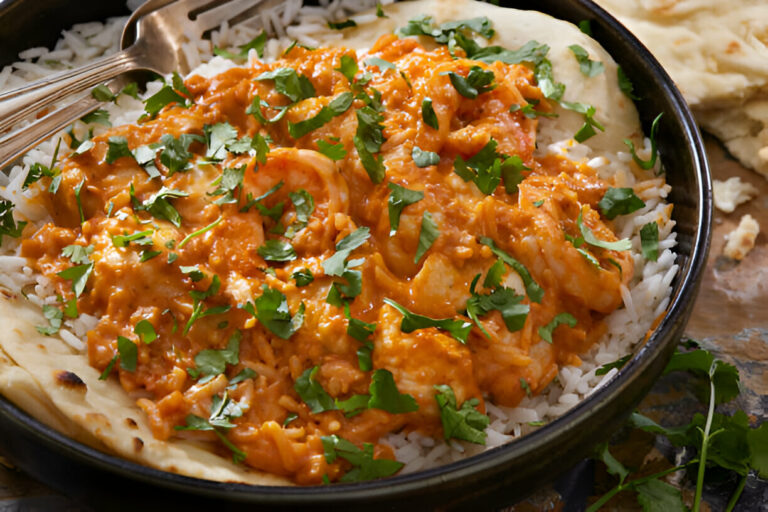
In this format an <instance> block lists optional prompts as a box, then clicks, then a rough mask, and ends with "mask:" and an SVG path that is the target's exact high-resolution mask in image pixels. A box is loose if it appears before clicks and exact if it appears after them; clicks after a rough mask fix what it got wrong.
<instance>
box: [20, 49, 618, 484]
mask: <svg viewBox="0 0 768 512" xmlns="http://www.w3.org/2000/svg"><path fill="white" fill-rule="evenodd" d="M374 57H375V58H374ZM350 70H351V71H350ZM270 72H274V73H271V74H270ZM472 73H474V76H475V77H478V76H479V77H481V78H483V77H485V82H483V80H475V81H474V82H472V81H471V80H470V78H471V77H470V76H469V75H470V74H472ZM462 79H463V80H464V84H466V83H474V89H475V92H476V93H477V94H476V97H474V98H472V97H468V96H466V95H465V94H462V93H461V92H460V91H459V90H458V89H457V85H456V84H458V85H459V86H461V85H462ZM454 82H456V83H454ZM459 88H461V87H459ZM464 92H465V93H466V91H464ZM470 92H471V91H470ZM162 94H166V95H167V96H168V97H170V98H171V101H167V98H166V101H165V103H166V105H165V106H164V107H162V109H159V108H158V110H160V111H159V113H157V115H156V116H155V117H154V118H151V117H152V116H151V115H150V116H147V118H145V119H142V120H140V122H139V123H138V124H137V125H130V126H119V127H115V128H113V129H111V130H109V131H108V133H106V134H105V135H102V136H98V137H94V138H93V141H92V142H93V144H92V146H91V145H90V144H89V145H88V146H86V147H85V148H82V151H79V153H80V154H76V153H73V154H71V155H69V156H68V157H67V158H66V159H64V160H63V161H62V162H61V164H60V167H61V169H62V173H61V176H60V178H59V179H60V180H61V181H60V183H59V184H58V190H57V192H56V193H55V194H45V193H43V194H40V197H41V198H42V200H43V201H45V203H46V207H47V208H48V210H49V212H50V214H51V216H52V218H53V223H50V224H47V225H45V226H44V227H42V228H41V229H40V230H39V231H37V233H35V234H34V235H33V236H31V237H29V238H28V239H26V240H24V242H23V246H22V248H23V254H24V255H25V256H26V257H28V258H30V259H31V260H32V261H34V265H35V266H36V269H37V270H39V271H40V272H41V273H43V274H44V275H46V276H48V277H49V278H50V279H51V280H52V281H53V282H54V283H55V285H56V287H57V289H58V292H59V293H60V294H61V296H62V298H63V301H69V302H70V304H76V306H77V310H78V311H79V312H80V313H88V314H91V315H95V316H96V317H98V319H99V320H98V325H97V327H96V328H95V329H93V330H92V331H90V332H89V333H88V339H87V347H88V357H89V360H90V363H91V364H92V366H94V367H95V368H96V369H98V370H99V371H103V372H104V375H103V377H104V378H115V377H112V376H114V375H116V376H117V378H119V380H120V383H121V384H122V386H123V387H124V388H125V390H126V391H127V392H129V393H131V394H132V395H133V396H136V397H137V400H138V404H139V405H140V406H141V408H142V409H143V410H144V411H145V412H146V414H147V417H148V419H149V422H150V424H151V427H152V430H153V432H154V435H155V436H156V437H157V438H160V439H167V438H171V437H176V436H182V437H188V438H195V439H199V440H210V441H211V442H212V443H215V445H214V446H216V450H219V451H221V453H222V455H225V456H229V455H233V456H234V457H235V459H236V461H238V462H244V463H245V464H248V465H250V466H252V467H254V468H257V469H259V470H264V471H267V472H271V473H274V474H279V475H284V476H286V477H287V478H289V479H291V480H293V481H294V482H297V483H300V484H318V483H321V482H323V481H326V482H327V481H338V480H340V479H342V478H343V477H344V475H345V474H349V473H352V472H353V471H354V472H355V473H354V475H355V476H356V478H358V479H365V478H370V477H372V476H371V475H372V474H373V476H385V475H386V474H391V473H394V472H396V471H397V470H398V469H399V467H400V464H398V463H395V462H394V461H393V460H392V459H394V454H393V451H392V449H391V448H390V447H389V446H388V445H386V444H384V443H382V442H381V439H382V437H383V436H385V435H386V434H388V433H391V432H398V431H402V430H403V429H405V430H406V431H410V430H414V429H415V430H418V431H420V432H422V433H425V434H428V435H432V436H435V437H442V436H443V435H444V434H446V435H447V434H448V432H444V428H445V426H446V423H445V422H444V421H445V419H446V414H448V413H450V414H448V417H450V415H451V414H454V416H455V412H456V411H460V410H461V409H462V408H463V414H464V416H462V417H463V418H465V419H466V418H468V415H467V414H466V413H467V412H471V411H469V409H472V410H473V411H474V413H473V414H470V415H469V416H472V415H474V416H475V419H477V417H479V418H481V419H480V421H479V428H478V427H477V425H478V423H477V422H475V426H476V428H475V430H478V431H480V434H478V435H479V437H476V438H475V439H474V442H482V440H483V439H484V434H483V433H482V429H483V428H482V427H483V426H484V423H483V421H482V418H484V417H485V416H484V414H483V413H484V411H485V408H484V405H483V404H484V400H491V401H493V403H495V404H499V405H503V406H514V405H516V404H518V402H520V400H521V399H522V398H523V397H524V396H525V395H526V393H533V394H536V393H537V392H539V391H540V390H542V389H544V388H545V387H546V386H547V385H548V384H549V383H550V382H551V381H552V380H553V378H554V377H555V376H556V374H557V372H558V367H559V366H561V365H564V364H579V357H578V354H579V353H583V352H584V351H586V350H587V349H588V348H589V347H590V346H591V345H592V344H593V343H595V342H596V341H597V340H598V339H599V338H600V337H601V335H602V334H603V333H604V331H605V326H604V322H603V321H602V319H603V318H604V317H605V316H606V315H607V314H609V313H611V312H612V311H613V310H614V309H616V308H617V307H618V306H619V305H620V304H621V296H620V286H621V285H622V283H627V282H628V281H629V279H630V278H631V276H632V259H631V257H630V255H629V252H628V251H623V252H621V251H618V252H617V251H613V250H607V249H601V248H597V247H593V246H587V245H584V246H581V248H580V249H579V248H578V247H577V246H578V245H579V244H577V243H574V242H573V240H574V239H576V238H578V237H579V235H580V229H581V227H582V226H583V227H585V228H586V229H589V230H591V232H592V233H594V235H595V236H597V237H598V238H600V239H602V240H606V241H615V240H616V236H615V234H614V233H613V231H612V229H611V226H610V223H609V222H608V221H606V220H603V219H602V218H601V216H600V213H599V212H598V209H597V206H596V205H597V202H598V201H599V200H600V199H601V197H602V196H603V194H604V193H605V191H606V189H607V188H608V185H607V184H606V183H605V182H603V181H601V180H600V179H598V177H597V175H596V173H595V172H594V171H593V170H592V169H591V168H589V167H587V166H585V165H581V164H577V163H574V162H571V161H569V160H567V159H565V158H564V157H557V156H547V157H537V156H534V149H535V145H536V129H537V122H538V121H537V120H536V119H535V118H532V117H533V116H530V117H529V116H526V115H525V114H524V112H523V111H522V110H521V109H519V108H518V109H516V108H515V107H514V105H517V106H525V105H528V104H531V105H536V109H539V111H541V112H545V111H547V110H548V109H549V108H550V107H549V106H548V104H547V101H546V100H545V99H544V98H543V97H542V93H541V91H540V90H539V89H538V87H537V86H536V85H535V81H534V77H533V72H532V71H531V69H530V68H529V67H526V66H524V65H507V64H503V63H501V62H496V63H494V64H491V65H488V64H483V63H480V62H475V61H471V60H468V59H465V58H458V59H454V58H453V57H452V56H451V55H450V53H449V51H448V49H447V47H440V48H437V49H435V50H426V49H425V48H423V47H422V46H421V45H420V44H419V42H418V41H417V40H414V39H397V38H396V37H395V36H394V35H386V36H383V37H382V38H381V39H379V41H378V42H377V43H376V44H375V45H374V46H373V47H372V48H371V49H370V51H369V52H368V53H367V54H365V55H363V56H361V57H359V58H358V56H357V55H356V53H355V51H353V50H349V49H342V48H331V49H315V50H309V49H305V48H301V47H295V48H292V49H290V50H289V51H288V52H287V53H286V54H284V55H283V56H282V58H281V59H279V60H277V61H275V62H272V63H264V62H256V63H255V64H253V65H252V67H245V68H232V69H230V70H228V71H226V72H224V73H222V74H220V75H218V76H215V77H213V78H210V79H206V78H201V77H199V76H192V77H190V78H188V79H187V80H186V82H185V83H183V84H182V83H175V84H174V86H173V87H171V86H166V87H165V88H164V91H163V92H162ZM307 120H312V121H311V123H304V124H302V122H303V121H307ZM294 136H295V137H294ZM89 146H90V147H89ZM137 148H142V149H143V150H144V153H145V154H146V151H149V157H144V158H142V157H141V151H137ZM108 162H111V163H108ZM494 166H495V167H494ZM499 177H501V179H500V178H499ZM49 184H50V179H49V178H43V180H42V181H41V182H40V186H41V187H42V186H45V187H49ZM394 217H397V221H399V224H398V222H397V221H395V220H394ZM393 222H394V224H395V226H396V229H395V228H394V226H393ZM72 245H76V246H81V249H82V250H83V253H82V254H79V255H73V251H72V249H68V250H67V249H66V248H67V247H69V246H72ZM75 267H77V270H71V271H70V272H67V269H73V268H75ZM478 276H479V277H478ZM473 298H474V302H473V300H472V299H473ZM73 299H76V301H75V300H73ZM385 299H387V303H385V302H384V300H385ZM472 304H474V308H473V307H471V305H472ZM396 306H397V307H396ZM558 315H559V316H558ZM406 316H407V317H408V318H406ZM424 318H426V319H427V320H424ZM553 321H554V322H553ZM547 338H549V340H548V339H547ZM374 377H375V378H374ZM374 381H375V382H374ZM436 386H437V387H436ZM446 391H449V392H450V393H446ZM451 394H453V396H454V399H453V400H450V399H448V400H447V401H446V400H445V398H446V397H450V395H451ZM374 395H376V396H374ZM436 396H439V397H442V398H444V400H442V401H441V400H438V399H436ZM473 399H474V400H473ZM446 409H449V410H446ZM485 424H487V419H486V420H485ZM334 436H335V437H334ZM454 437H456V438H459V439H462V438H463V439H466V436H465V437H461V433H457V434H456V435H454ZM367 443H370V444H367ZM334 449H335V451H334ZM329 450H331V452H332V454H331V455H329ZM365 457H367V459H366V460H367V462H360V461H361V460H362V459H363V458H365ZM382 461H385V462H387V464H380V465H379V466H376V464H375V463H379V462H382ZM366 464H367V465H366ZM374 466H375V467H374ZM371 467H374V470H373V473H370V470H371ZM376 468H378V469H379V472H378V473H376V470H375V469H376ZM382 468H383V469H382ZM348 480H349V479H348Z"/></svg>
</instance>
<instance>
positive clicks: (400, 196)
mask: <svg viewBox="0 0 768 512" xmlns="http://www.w3.org/2000/svg"><path fill="white" fill-rule="evenodd" d="M387 187H388V188H389V190H390V191H391V192H390V193H389V199H388V200H387V210H388V211H389V236H393V235H394V234H395V233H396V232H397V228H398V227H399V226H400V214H401V213H402V212H403V209H404V208H405V207H406V206H408V205H411V204H414V203H417V202H419V201H421V200H422V199H424V192H422V191H421V190H409V189H407V188H405V187H402V186H400V185H398V184H397V183H387Z"/></svg>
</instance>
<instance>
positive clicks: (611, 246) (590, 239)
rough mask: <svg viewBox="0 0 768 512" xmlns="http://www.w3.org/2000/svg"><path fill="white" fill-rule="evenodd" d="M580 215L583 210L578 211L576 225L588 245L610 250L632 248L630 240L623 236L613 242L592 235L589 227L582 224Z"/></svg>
mask: <svg viewBox="0 0 768 512" xmlns="http://www.w3.org/2000/svg"><path fill="white" fill-rule="evenodd" d="M582 216H583V212H579V217H578V219H576V225H577V226H578V227H579V231H580V232H581V236H583V237H584V241H585V242H587V243H588V244H589V245H592V246H594V247H600V248H602V249H608V250H610V251H628V250H630V249H631V248H632V241H631V240H629V239H628V238H623V239H621V240H617V241H615V242H607V241H605V240H600V239H599V238H597V237H596V236H595V235H594V233H592V230H591V229H589V228H588V227H587V226H585V225H584V221H583V220H582Z"/></svg>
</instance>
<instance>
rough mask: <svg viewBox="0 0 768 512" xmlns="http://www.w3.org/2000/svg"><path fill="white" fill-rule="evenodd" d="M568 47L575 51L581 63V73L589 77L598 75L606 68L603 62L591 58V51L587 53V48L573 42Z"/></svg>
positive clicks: (574, 53)
mask: <svg viewBox="0 0 768 512" xmlns="http://www.w3.org/2000/svg"><path fill="white" fill-rule="evenodd" d="M568 49H569V50H571V52H573V56H574V57H576V61H578V63H579V69H580V70H581V74H582V75H584V76H586V77H587V78H592V77H594V76H597V75H599V74H600V73H602V72H603V70H604V69H605V66H603V63H602V62H598V61H595V60H590V58H589V53H587V50H585V49H584V48H582V47H581V46H579V45H577V44H572V45H570V46H569V47H568Z"/></svg>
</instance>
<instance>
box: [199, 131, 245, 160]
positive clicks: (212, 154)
mask: <svg viewBox="0 0 768 512" xmlns="http://www.w3.org/2000/svg"><path fill="white" fill-rule="evenodd" d="M203 133H204V134H205V138H206V143H207V144H208V151H207V152H206V153H205V156H206V158H208V159H209V160H213V161H219V160H223V159H224V157H225V156H227V146H228V145H230V144H233V143H234V142H236V141H237V130H236V129H235V128H234V127H233V126H232V125H231V124H229V123H216V124H214V125H205V126H204V127H203Z"/></svg>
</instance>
